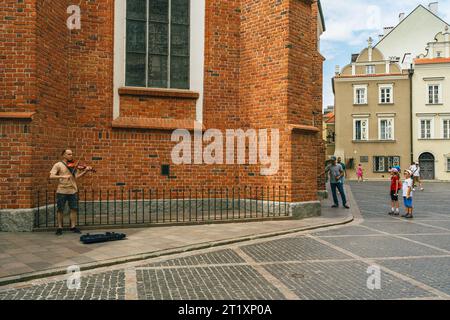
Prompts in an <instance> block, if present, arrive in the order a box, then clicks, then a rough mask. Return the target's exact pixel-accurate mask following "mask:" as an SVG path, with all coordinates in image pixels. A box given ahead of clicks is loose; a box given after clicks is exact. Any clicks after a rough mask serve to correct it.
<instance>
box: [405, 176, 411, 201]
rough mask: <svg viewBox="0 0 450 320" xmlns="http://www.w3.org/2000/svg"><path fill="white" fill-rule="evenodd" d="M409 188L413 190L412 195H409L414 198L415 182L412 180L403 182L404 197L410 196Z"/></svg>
mask: <svg viewBox="0 0 450 320" xmlns="http://www.w3.org/2000/svg"><path fill="white" fill-rule="evenodd" d="M408 187H410V188H411V193H410V194H409V195H410V196H411V198H412V196H413V190H412V187H413V181H412V179H411V178H409V179H406V180H405V181H403V196H404V197H406V196H407V195H408Z"/></svg>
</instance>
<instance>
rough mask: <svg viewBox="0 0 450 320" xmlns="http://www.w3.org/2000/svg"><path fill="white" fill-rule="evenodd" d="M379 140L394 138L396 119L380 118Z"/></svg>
mask: <svg viewBox="0 0 450 320" xmlns="http://www.w3.org/2000/svg"><path fill="white" fill-rule="evenodd" d="M378 132H379V134H380V135H379V137H378V138H379V140H394V119H379V121H378Z"/></svg>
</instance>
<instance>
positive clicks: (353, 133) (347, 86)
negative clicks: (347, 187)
mask: <svg viewBox="0 0 450 320" xmlns="http://www.w3.org/2000/svg"><path fill="white" fill-rule="evenodd" d="M410 87H411V80H410V74H409V72H408V71H403V72H402V69H401V66H400V65H399V64H398V63H397V62H395V61H391V60H389V59H386V58H385V57H384V56H383V54H382V53H381V51H380V50H378V49H376V48H373V47H372V40H371V39H369V45H368V47H367V48H365V49H364V50H363V51H362V52H361V53H360V54H359V55H358V57H357V58H356V59H354V61H352V63H351V64H349V65H347V66H345V67H344V68H343V69H342V70H339V71H337V72H336V75H335V77H334V78H333V89H334V94H335V130H336V150H335V155H336V156H339V157H341V158H342V159H345V163H346V165H347V177H348V179H356V168H357V167H358V164H361V165H362V167H363V170H364V177H365V178H368V179H381V178H386V177H388V176H389V167H393V166H397V165H398V166H401V167H402V168H406V167H409V165H410V162H411V157H412V155H411V121H412V119H411V96H410V93H411V90H410Z"/></svg>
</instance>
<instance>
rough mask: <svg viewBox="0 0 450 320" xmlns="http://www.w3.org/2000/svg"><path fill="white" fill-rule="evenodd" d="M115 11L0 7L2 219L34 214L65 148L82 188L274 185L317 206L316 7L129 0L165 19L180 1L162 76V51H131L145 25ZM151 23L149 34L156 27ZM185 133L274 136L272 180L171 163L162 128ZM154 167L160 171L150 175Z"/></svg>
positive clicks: (311, 3)
mask: <svg viewBox="0 0 450 320" xmlns="http://www.w3.org/2000/svg"><path fill="white" fill-rule="evenodd" d="M126 2H127V1H125V0H123V1H119V0H116V1H114V0H94V1H92V0H77V1H72V0H58V1H56V0H23V1H17V0H3V1H2V7H1V8H0V20H1V21H2V25H1V26H0V210H2V209H3V210H13V209H28V208H34V207H36V205H37V204H36V200H35V194H36V192H37V191H38V190H46V189H48V190H53V189H54V188H55V184H54V182H51V181H50V180H49V171H50V169H51V167H52V165H53V164H54V163H55V162H57V161H58V160H59V159H60V153H61V151H62V150H63V149H65V148H70V149H72V150H73V151H74V155H75V157H76V159H82V160H84V161H86V162H87V163H88V164H90V165H92V166H94V167H95V169H96V170H97V173H96V174H94V175H88V176H87V177H86V178H83V179H82V180H81V181H80V183H79V184H80V186H82V187H89V188H97V189H98V188H103V189H108V188H111V189H113V188H116V187H117V186H118V185H122V186H123V185H124V186H125V187H126V188H134V187H137V188H140V187H146V188H150V187H158V188H187V187H193V188H195V187H223V186H229V187H233V186H242V185H252V186H272V185H283V186H287V190H288V200H289V201H290V202H296V203H302V202H317V201H318V191H321V190H324V189H325V186H324V181H323V175H321V172H322V171H323V164H324V160H325V150H324V145H323V142H322V137H321V133H322V63H323V57H322V56H321V55H320V53H319V37H320V34H321V33H322V32H323V29H324V25H323V16H322V12H321V8H320V3H319V2H318V1H315V0H262V1H254V0H251V1H250V0H248V1H247V0H227V1H218V0H192V1H191V2H189V1H181V0H176V1H175V0H170V1H153V0H150V1H146V0H143V1H135V2H136V3H135V5H137V6H139V5H140V4H139V2H141V4H142V5H143V6H144V7H145V6H146V5H150V4H149V3H153V4H151V5H158V4H160V3H161V2H163V3H164V2H166V3H167V2H170V5H171V6H173V7H172V10H173V11H174V12H175V9H176V8H180V7H179V6H182V5H185V4H186V3H187V5H188V6H189V5H190V6H191V7H190V9H189V10H187V13H188V14H190V15H191V16H187V18H186V19H185V20H183V19H184V18H183V17H185V16H183V12H181V13H179V12H178V13H174V14H173V20H172V22H171V23H172V25H171V27H170V28H171V33H170V34H172V38H170V37H169V40H168V41H169V42H170V41H174V45H173V47H171V49H172V50H171V52H170V53H169V56H170V57H171V59H172V60H171V61H172V62H170V66H166V65H165V62H164V68H163V67H161V65H158V63H159V62H158V61H163V60H164V59H165V57H166V56H167V52H165V51H164V50H165V48H163V49H161V48H158V47H157V46H152V48H150V49H149V47H150V45H149V44H148V42H146V41H147V40H146V39H144V42H143V44H144V45H143V46H141V45H140V42H139V41H141V39H140V38H139V37H140V34H139V32H138V31H136V30H139V28H141V27H143V28H144V29H143V30H144V34H145V30H146V29H145V25H146V22H147V28H148V25H149V24H151V23H153V22H152V21H153V20H152V21H151V23H149V22H148V20H145V19H149V15H148V14H145V11H144V14H143V15H142V17H140V15H141V14H140V12H139V10H135V12H133V6H132V5H130V4H129V7H127V3H126ZM128 2H133V1H130V0H129V1H128ZM154 3H156V4H154ZM71 5H78V6H79V8H80V9H81V28H80V29H74V30H69V29H68V27H67V19H68V18H69V16H70V13H68V10H67V8H68V7H69V6H71ZM163 5H164V4H163ZM177 6H178V7H177ZM136 8H138V7H136V6H135V7H134V9H136ZM145 8H146V7H145ZM174 8H175V9H174ZM127 12H128V14H129V15H130V16H131V18H130V16H127ZM130 12H131V13H130ZM133 14H134V16H132V15H133ZM163 16H164V15H163ZM169 16H170V15H169ZM150 19H153V18H152V17H150ZM154 19H155V20H154V21H156V22H154V25H152V26H153V27H154V28H153V27H152V28H153V29H152V30H153V31H154V30H166V29H164V28H166V27H165V25H164V23H161V21H157V20H158V17H155V18H154ZM141 20H142V21H141ZM183 21H184V22H183ZM169 24H170V23H169ZM125 26H128V28H125ZM161 28H162V29H161ZM183 28H184V29H183ZM133 30H135V31H136V34H132V32H133ZM147 30H148V29H147ZM177 30H180V31H177ZM183 30H184V31H183ZM186 30H187V31H186ZM176 32H179V34H176ZM183 32H185V33H184V34H186V32H188V33H190V38H189V42H185V48H184V49H183V43H184V42H183V39H181V41H178V40H179V39H178V40H177V37H178V38H179V37H182V35H183ZM174 34H175V36H173V35H174ZM149 36H152V37H154V39H159V40H158V41H160V40H161V39H160V35H158V34H156V35H155V34H151V35H149ZM144 37H145V35H144ZM170 39H172V40H170ZM174 39H175V40H174ZM166 40H167V39H166ZM133 41H134V42H133ZM177 41H178V43H175V42H177ZM129 42H132V44H130V43H129ZM160 42H161V41H160ZM160 42H158V43H160ZM163 42H164V41H163ZM186 43H187V44H186ZM140 46H141V47H142V48H143V49H142V50H143V51H142V50H141V51H140V49H139V47H140ZM186 46H187V47H186ZM162 47H163V46H162ZM149 50H151V54H152V55H151V57H152V60H151V61H152V65H151V66H150V65H148V63H149V62H148V61H149V60H148V59H149V58H148V56H149ZM158 50H160V52H159V51H158ZM161 50H162V51H161ZM164 54H165V55H166V56H165V55H164ZM161 55H162V57H163V59H160V58H161ZM145 59H147V60H145ZM158 59H159V60H158ZM142 61H143V62H142ZM146 61H147V62H146ZM139 67H142V68H143V69H142V70H144V69H145V70H146V71H145V72H146V73H145V78H144V76H142V77H141V75H140V74H139V73H136V70H139ZM150 68H152V69H151V72H150V71H149V70H150ZM158 68H159V69H158ZM167 68H168V70H169V71H167ZM167 72H168V73H169V74H166V73H167ZM178 72H179V73H180V74H183V72H185V73H186V75H185V77H182V76H179V74H178ZM161 79H162V80H161ZM166 79H168V82H169V83H172V85H173V86H172V87H171V86H170V85H168V83H167V81H166ZM130 84H131V85H130ZM154 84H157V85H154ZM196 124H197V125H200V126H202V127H203V130H207V129H210V128H214V129H219V130H223V131H225V130H226V129H243V130H246V129H250V128H252V129H264V128H268V129H271V128H278V129H279V130H280V168H279V171H278V173H277V174H275V175H273V176H262V175H260V166H259V165H227V164H223V165H206V164H203V165H195V164H193V165H173V164H172V163H171V150H172V148H173V147H174V145H175V144H176V143H174V142H172V141H171V135H172V132H173V130H175V129H179V128H180V129H181V128H185V129H189V130H191V129H192V128H193V127H194V126H195V125H196ZM164 164H168V165H170V175H169V176H163V175H162V174H161V166H162V165H164ZM19 211H20V210H19Z"/></svg>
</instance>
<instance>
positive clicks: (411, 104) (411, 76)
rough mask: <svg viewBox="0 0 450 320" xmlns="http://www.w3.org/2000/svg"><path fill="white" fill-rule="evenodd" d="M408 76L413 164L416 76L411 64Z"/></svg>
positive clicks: (412, 159) (412, 156) (412, 157)
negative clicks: (414, 82)
mask: <svg viewBox="0 0 450 320" xmlns="http://www.w3.org/2000/svg"><path fill="white" fill-rule="evenodd" d="M408 75H409V110H410V112H409V114H410V118H411V119H410V125H411V128H410V130H409V131H410V132H409V137H410V139H411V145H410V150H411V160H410V162H409V163H412V162H413V161H414V142H413V119H414V115H413V75H414V69H413V65H412V64H411V67H410V68H409V69H408Z"/></svg>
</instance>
